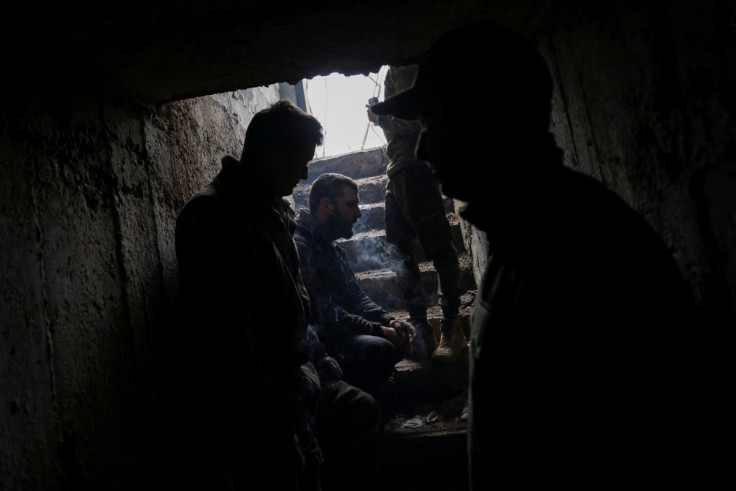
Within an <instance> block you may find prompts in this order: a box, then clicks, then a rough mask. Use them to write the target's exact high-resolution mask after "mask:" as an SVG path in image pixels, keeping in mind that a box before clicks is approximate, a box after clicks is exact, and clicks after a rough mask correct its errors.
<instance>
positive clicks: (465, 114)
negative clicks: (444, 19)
mask: <svg viewBox="0 0 736 491" xmlns="http://www.w3.org/2000/svg"><path fill="white" fill-rule="evenodd" d="M471 92H472V93H473V94H475V97H473V98H470V97H468V94H469V93H471ZM551 97H552V79H551V77H550V74H549V71H548V69H547V65H546V63H545V62H544V59H543V58H542V57H541V55H540V54H539V52H538V51H537V50H536V49H535V48H534V46H532V45H531V43H530V42H529V41H528V40H527V39H526V38H524V37H523V36H522V35H520V34H518V33H516V32H513V31H510V30H507V29H504V28H501V27H499V26H497V25H495V24H493V23H490V22H482V23H478V24H473V25H468V26H462V27H458V28H455V29H452V30H450V31H448V32H446V33H445V34H443V35H442V36H440V37H439V38H438V39H437V40H436V41H435V42H434V43H433V44H432V46H431V47H430V48H429V49H428V50H427V52H426V53H425V54H424V55H423V57H422V59H421V60H420V62H419V69H418V73H417V77H416V79H415V82H414V85H413V87H412V88H410V89H408V90H406V91H404V92H401V93H399V94H397V95H395V96H394V97H392V98H390V99H388V100H386V101H384V102H383V103H380V104H377V105H375V106H373V107H372V108H371V109H372V110H373V112H375V113H376V114H392V115H394V116H396V117H400V118H404V119H420V120H421V121H422V123H423V127H424V131H423V133H422V136H421V138H420V140H419V142H418V145H417V156H418V158H420V160H427V161H429V162H430V164H431V165H432V167H433V169H434V170H435V175H436V177H437V178H438V179H439V181H440V183H441V184H442V188H443V192H444V193H445V194H447V195H449V196H452V197H456V198H459V199H463V200H467V199H468V197H469V195H473V193H477V192H478V190H479V187H480V186H481V184H482V185H483V186H484V187H486V186H488V185H489V182H487V181H485V182H483V181H484V180H483V179H479V177H480V176H481V175H484V174H488V175H489V176H490V179H492V180H494V179H495V180H496V181H497V182H499V183H500V181H502V180H503V179H504V178H506V177H509V175H514V173H519V168H520V167H521V165H519V164H520V162H519V161H520V160H521V161H522V162H523V159H519V158H518V155H519V154H520V153H522V152H524V151H525V150H526V149H527V148H529V147H531V146H534V145H535V144H536V142H537V141H538V140H539V141H541V140H542V139H544V141H545V143H546V142H547V141H548V133H549V116H550V104H551ZM514 166H516V169H514ZM500 184H502V183H500Z"/></svg>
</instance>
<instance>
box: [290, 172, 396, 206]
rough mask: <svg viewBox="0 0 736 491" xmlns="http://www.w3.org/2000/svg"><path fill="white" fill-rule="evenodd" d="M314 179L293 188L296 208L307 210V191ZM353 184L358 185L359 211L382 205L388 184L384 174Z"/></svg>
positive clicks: (365, 178)
mask: <svg viewBox="0 0 736 491" xmlns="http://www.w3.org/2000/svg"><path fill="white" fill-rule="evenodd" d="M311 176H312V175H311V174H310V177H311ZM316 178H317V175H315V176H314V179H316ZM314 179H310V180H308V181H301V182H300V183H299V184H298V185H297V186H296V187H295V188H294V192H293V193H292V198H293V199H294V203H295V205H296V206H297V208H309V191H310V190H311V189H312V182H314ZM355 182H356V184H357V185H358V197H359V198H360V205H361V209H362V208H363V206H365V205H371V204H377V203H380V204H383V202H384V198H385V195H386V185H387V184H388V177H386V175H385V174H381V175H377V176H369V177H363V178H360V179H356V180H355Z"/></svg>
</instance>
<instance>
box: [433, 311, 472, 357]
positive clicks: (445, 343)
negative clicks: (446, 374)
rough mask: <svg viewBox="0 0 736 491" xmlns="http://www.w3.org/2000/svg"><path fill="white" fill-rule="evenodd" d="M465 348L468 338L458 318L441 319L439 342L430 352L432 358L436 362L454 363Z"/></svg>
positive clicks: (463, 353)
mask: <svg viewBox="0 0 736 491" xmlns="http://www.w3.org/2000/svg"><path fill="white" fill-rule="evenodd" d="M467 350H468V340H467V339H466V338H465V333H464V332H463V330H462V328H461V327H460V323H459V322H458V319H457V318H455V319H442V327H441V329H440V342H439V343H438V345H437V349H435V350H434V352H433V353H432V360H433V361H436V362H438V363H455V362H457V361H459V360H460V357H461V356H464V355H465V354H466V353H467Z"/></svg>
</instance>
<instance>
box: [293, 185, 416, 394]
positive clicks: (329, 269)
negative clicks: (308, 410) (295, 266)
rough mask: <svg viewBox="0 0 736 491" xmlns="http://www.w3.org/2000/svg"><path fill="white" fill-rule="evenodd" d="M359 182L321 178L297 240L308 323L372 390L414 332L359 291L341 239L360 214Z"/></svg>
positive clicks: (353, 377) (353, 378)
mask: <svg viewBox="0 0 736 491" xmlns="http://www.w3.org/2000/svg"><path fill="white" fill-rule="evenodd" d="M358 203H359V199H358V186H357V184H356V183H355V181H353V180H352V179H350V178H349V177H346V176H343V175H341V174H334V173H328V174H323V175H321V176H319V177H318V178H317V179H316V180H315V181H314V183H313V184H312V189H311V191H310V194H309V211H307V210H300V211H299V214H298V216H297V229H296V232H295V234H294V239H295V241H296V244H297V249H298V251H299V261H300V262H299V264H300V269H301V273H302V277H303V279H304V283H305V285H306V287H307V291H308V292H309V298H310V303H311V305H312V311H311V319H310V323H311V324H312V325H313V326H314V328H315V330H316V331H317V333H318V335H319V337H320V340H321V341H322V342H323V343H324V344H325V346H326V348H327V350H328V351H329V352H330V354H331V355H332V356H334V357H335V358H336V359H337V360H339V363H340V365H341V366H342V370H343V376H344V379H345V380H346V381H347V382H349V383H351V384H352V385H355V386H357V387H360V388H361V389H363V390H365V391H366V392H369V393H373V392H374V391H375V390H376V387H377V385H378V384H380V383H381V382H383V381H385V380H388V378H389V377H390V376H391V374H392V373H393V370H394V365H396V363H397V362H399V361H400V360H401V359H402V358H403V357H404V354H405V352H406V350H407V348H408V347H409V345H410V343H411V341H412V340H413V339H414V337H415V336H416V330H415V328H414V326H412V325H411V324H409V323H408V322H403V321H399V320H397V319H394V318H393V317H391V315H389V313H388V312H386V310H384V309H383V308H381V307H380V306H378V305H377V304H376V303H375V302H373V301H372V300H371V299H370V298H369V297H368V296H367V295H366V294H365V292H363V291H362V290H361V289H360V286H359V285H358V281H357V280H356V278H355V274H354V273H353V271H352V269H351V268H350V266H349V264H348V261H347V258H346V255H345V251H344V250H343V249H342V248H341V247H340V246H339V245H338V244H337V243H336V240H337V239H340V238H349V237H351V236H352V235H353V224H354V223H355V222H356V221H357V219H358V218H359V217H360V216H361V213H360V209H359V208H358Z"/></svg>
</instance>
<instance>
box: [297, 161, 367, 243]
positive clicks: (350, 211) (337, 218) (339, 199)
mask: <svg viewBox="0 0 736 491" xmlns="http://www.w3.org/2000/svg"><path fill="white" fill-rule="evenodd" d="M359 203H360V200H359V199H358V185H357V184H356V182H355V181H354V180H352V179H351V178H349V177H347V176H344V175H342V174H335V173H326V174H322V175H321V176H319V177H318V178H317V179H315V180H314V183H312V189H311V191H310V192H309V211H310V213H311V214H312V217H314V219H315V220H316V221H317V223H318V224H320V225H321V226H324V227H325V228H326V229H327V230H328V234H329V235H330V238H331V239H332V240H335V239H340V238H343V239H348V238H350V237H352V236H353V224H355V222H357V221H358V218H360V216H361V213H360V207H359V206H358V204H359Z"/></svg>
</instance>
